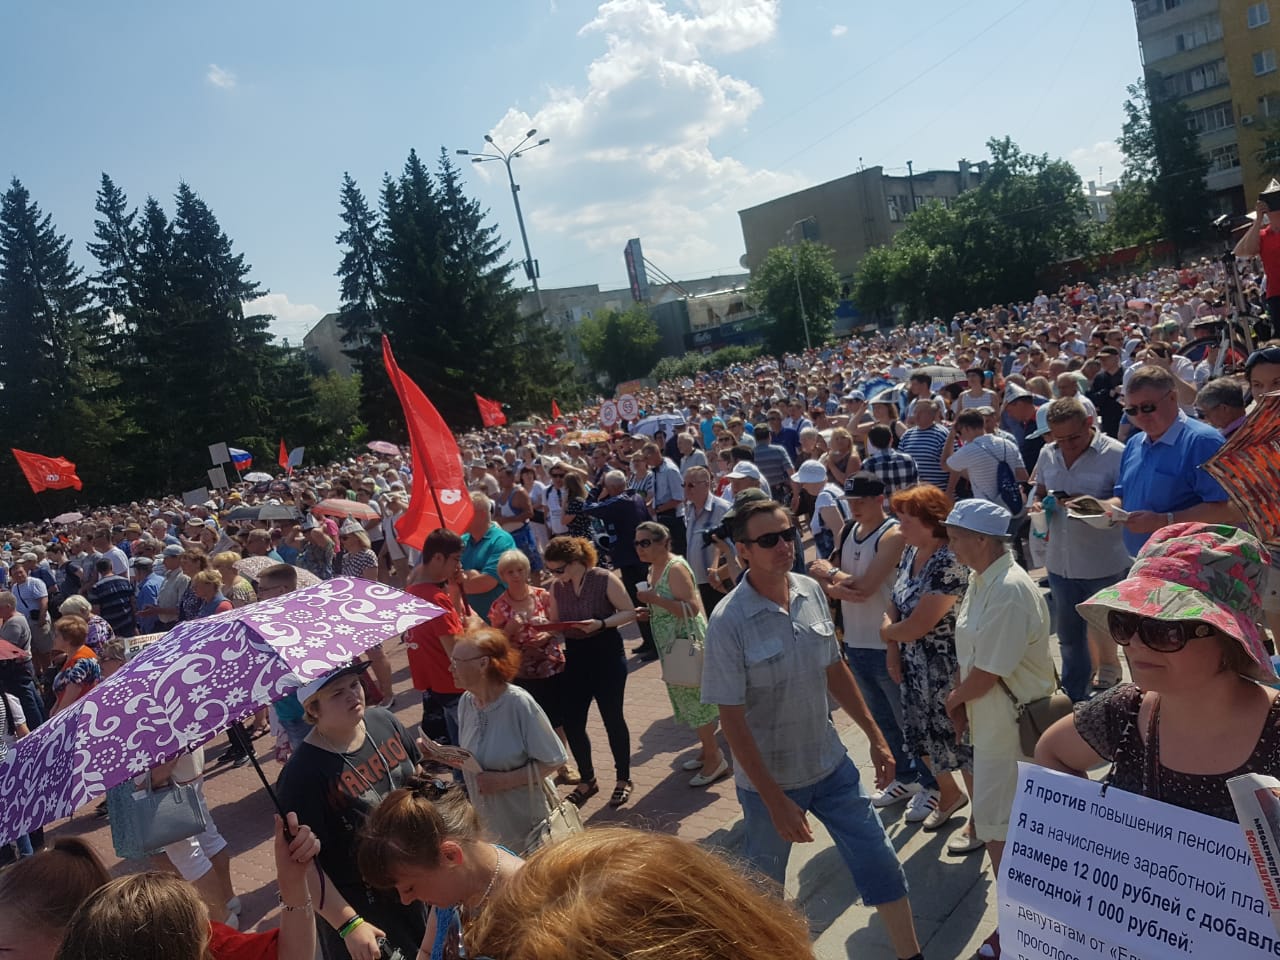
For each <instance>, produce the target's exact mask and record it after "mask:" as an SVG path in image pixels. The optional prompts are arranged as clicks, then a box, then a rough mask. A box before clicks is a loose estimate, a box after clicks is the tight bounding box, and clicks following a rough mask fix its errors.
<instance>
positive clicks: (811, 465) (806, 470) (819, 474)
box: [730, 460, 827, 483]
mask: <svg viewBox="0 0 1280 960" xmlns="http://www.w3.org/2000/svg"><path fill="white" fill-rule="evenodd" d="M730 476H732V474H730ZM791 479H792V481H793V482H795V483H823V482H825V481H826V479H827V468H826V467H824V466H823V465H822V464H820V463H819V462H818V461H817V460H806V461H805V462H804V463H802V464H800V469H799V470H797V471H796V472H795V473H793V474H792V475H791Z"/></svg>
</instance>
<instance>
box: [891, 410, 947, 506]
mask: <svg viewBox="0 0 1280 960" xmlns="http://www.w3.org/2000/svg"><path fill="white" fill-rule="evenodd" d="M911 410H912V412H913V413H914V414H915V421H916V425H915V426H914V427H912V428H911V429H910V430H908V431H907V432H906V433H904V434H903V435H902V439H901V440H899V441H898V449H899V450H901V451H902V452H903V453H905V454H908V455H909V456H910V457H911V459H912V460H914V461H915V464H916V470H917V471H918V472H919V474H920V482H921V483H932V484H933V485H934V486H935V487H941V488H942V489H943V490H945V489H947V481H948V479H949V478H950V474H949V473H948V471H947V468H946V466H945V465H944V464H943V462H942V448H943V447H944V446H946V443H947V428H946V427H944V426H943V425H942V424H940V423H938V422H937V421H938V407H937V405H936V404H935V403H934V401H932V400H929V399H923V398H922V399H919V400H916V401H915V403H913V404H912V405H911Z"/></svg>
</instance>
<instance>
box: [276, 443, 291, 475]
mask: <svg viewBox="0 0 1280 960" xmlns="http://www.w3.org/2000/svg"><path fill="white" fill-rule="evenodd" d="M276 463H278V464H280V469H281V470H288V469H289V451H288V449H287V448H286V447H285V445H284V437H281V438H280V454H279V455H278V456H277V457H276Z"/></svg>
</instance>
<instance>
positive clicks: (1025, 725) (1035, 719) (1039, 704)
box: [996, 666, 1072, 757]
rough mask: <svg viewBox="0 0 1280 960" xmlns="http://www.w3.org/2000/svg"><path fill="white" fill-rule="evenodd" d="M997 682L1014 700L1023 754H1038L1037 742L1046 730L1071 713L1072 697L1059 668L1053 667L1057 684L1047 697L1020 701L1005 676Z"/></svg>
mask: <svg viewBox="0 0 1280 960" xmlns="http://www.w3.org/2000/svg"><path fill="white" fill-rule="evenodd" d="M996 682H997V683H998V684H1000V689H1001V690H1003V691H1004V692H1005V695H1006V696H1008V698H1009V699H1010V700H1011V701H1012V702H1013V710H1014V713H1016V714H1017V717H1018V741H1019V743H1020V745H1021V747H1022V752H1023V754H1024V755H1025V756H1028V757H1034V756H1035V755H1036V744H1037V743H1039V742H1040V737H1041V736H1043V735H1044V732H1045V731H1046V730H1048V729H1049V728H1050V727H1051V726H1053V725H1054V724H1055V723H1057V722H1058V721H1059V720H1061V719H1062V718H1063V717H1065V716H1067V715H1069V714H1070V713H1071V707H1072V702H1071V698H1070V697H1069V696H1067V695H1066V693H1064V692H1063V690H1062V679H1061V678H1060V677H1059V676H1058V668H1057V667H1056V666H1055V667H1054V668H1053V682H1054V684H1055V686H1054V690H1053V693H1051V694H1049V696H1047V697H1041V698H1040V699H1038V700H1031V701H1028V702H1027V703H1019V702H1018V698H1017V697H1015V696H1014V695H1013V691H1012V690H1010V689H1009V685H1008V684H1007V683H1005V682H1004V677H997V678H996Z"/></svg>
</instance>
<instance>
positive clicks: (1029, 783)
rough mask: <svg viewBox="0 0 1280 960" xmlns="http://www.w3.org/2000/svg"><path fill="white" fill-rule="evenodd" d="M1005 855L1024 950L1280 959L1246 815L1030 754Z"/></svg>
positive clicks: (1005, 911) (1130, 958) (1005, 882)
mask: <svg viewBox="0 0 1280 960" xmlns="http://www.w3.org/2000/svg"><path fill="white" fill-rule="evenodd" d="M1018 784H1019V789H1018V794H1017V798H1016V799H1015V800H1014V804H1013V820H1012V824H1013V825H1012V827H1011V828H1010V830H1009V837H1008V840H1007V842H1006V844H1005V848H1004V859H1003V861H1002V862H1001V864H1000V877H999V899H1000V903H999V907H1000V946H1001V948H1002V950H1003V952H1004V953H1005V955H1006V956H1009V957H1018V958H1021V960H1043V958H1053V960H1070V958H1076V960H1095V958H1096V960H1156V958H1166V957H1168V958H1178V960H1183V958H1186V960H1245V958H1253V957H1280V935H1277V934H1276V931H1275V929H1274V928H1273V927H1272V926H1271V920H1270V918H1269V917H1268V915H1267V905H1266V903H1265V902H1264V901H1263V899H1262V891H1261V888H1260V887H1259V884H1258V876H1257V874H1256V873H1255V872H1254V869H1253V864H1252V861H1251V860H1250V858H1249V853H1248V851H1247V850H1246V849H1245V845H1244V841H1243V838H1242V836H1241V834H1240V827H1239V825H1238V824H1236V823H1233V822H1231V821H1228V820H1219V819H1218V818H1217V817H1210V816H1206V815H1204V814H1201V813H1195V812H1193V811H1190V810H1184V809H1182V808H1181V807H1175V806H1172V805H1170V804H1167V803H1161V802H1160V801H1158V800H1150V799H1147V798H1146V797H1140V796H1138V795H1136V794H1132V793H1126V792H1124V791H1123V790H1118V789H1115V788H1112V789H1109V790H1107V791H1106V793H1105V794H1104V793H1103V792H1102V785H1101V784H1100V783H1098V782H1096V781H1093V780H1085V779H1083V778H1081V777H1071V776H1067V775H1065V774H1061V773H1055V772H1053V771H1052V770H1046V769H1045V768H1043V767H1038V766H1036V765H1035V764H1031V763H1020V764H1018Z"/></svg>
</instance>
